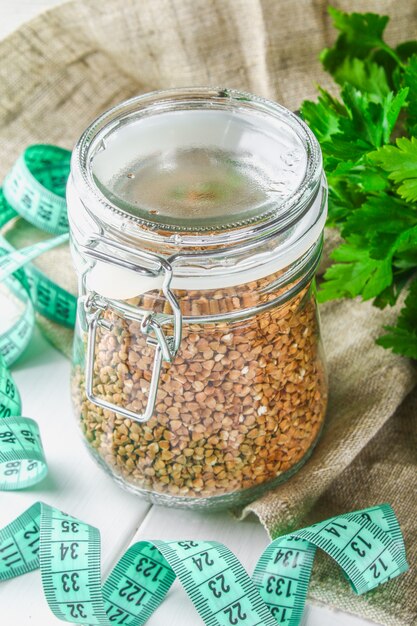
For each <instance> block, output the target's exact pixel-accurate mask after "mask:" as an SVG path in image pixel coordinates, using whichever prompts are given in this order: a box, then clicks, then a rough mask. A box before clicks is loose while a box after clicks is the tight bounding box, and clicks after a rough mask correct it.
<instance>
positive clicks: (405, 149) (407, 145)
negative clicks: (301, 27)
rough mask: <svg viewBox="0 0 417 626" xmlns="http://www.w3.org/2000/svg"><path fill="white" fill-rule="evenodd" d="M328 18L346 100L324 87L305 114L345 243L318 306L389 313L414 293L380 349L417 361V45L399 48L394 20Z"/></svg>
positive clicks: (332, 61)
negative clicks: (389, 38)
mask: <svg viewBox="0 0 417 626" xmlns="http://www.w3.org/2000/svg"><path fill="white" fill-rule="evenodd" d="M329 11H330V14H331V16H332V18H333V21H334V25H335V27H336V28H337V29H338V30H339V31H340V34H339V37H338V39H337V41H336V43H335V44H334V46H333V47H332V48H326V49H325V50H323V52H322V53H321V56H320V59H321V61H322V63H323V66H324V68H325V69H326V70H327V71H328V72H329V73H330V74H331V75H332V76H333V78H334V80H335V81H336V82H337V83H338V84H339V85H340V87H341V90H340V98H339V99H338V98H334V97H333V96H331V95H330V94H329V93H328V92H326V91H324V90H323V89H320V88H319V97H318V101H317V102H310V101H305V102H304V103H303V105H302V107H301V113H302V116H303V118H304V119H305V120H306V122H307V123H308V124H309V126H310V127H311V129H312V130H313V132H314V133H315V134H316V136H317V138H318V140H319V141H320V144H321V147H322V151H323V158H324V168H325V171H326V174H327V179H328V183H329V221H328V224H329V225H330V226H335V227H337V228H339V229H340V232H341V234H342V237H343V239H344V243H343V244H342V245H340V246H339V247H338V248H336V250H334V252H333V254H332V258H333V261H334V263H333V264H332V265H331V266H330V268H329V269H328V270H327V272H326V274H325V276H324V281H323V284H322V287H321V290H320V292H319V297H320V299H321V301H326V300H332V299H335V298H342V297H348V298H354V297H356V296H361V297H362V298H363V299H364V300H368V299H373V301H374V304H375V305H376V306H378V307H381V308H383V307H385V306H387V305H393V304H395V302H396V300H397V298H398V296H399V294H400V293H401V291H402V290H404V289H406V290H407V296H406V298H405V303H404V307H403V309H402V310H401V312H400V314H399V316H398V319H397V321H396V325H395V326H392V327H386V328H385V334H383V335H382V336H381V337H380V338H379V339H378V340H377V341H378V343H379V344H380V345H382V346H384V347H386V348H391V349H392V350H393V351H394V352H397V353H399V354H403V355H405V356H408V357H411V358H414V359H417V137H416V135H417V41H407V42H405V43H402V44H400V45H399V46H396V47H395V48H392V47H390V46H389V45H388V44H387V43H386V42H385V41H384V38H383V34H384V30H385V27H386V25H387V22H388V19H389V18H388V17H386V16H380V15H376V14H373V13H365V14H359V13H351V14H347V13H343V12H341V11H338V10H337V9H335V8H330V9H329Z"/></svg>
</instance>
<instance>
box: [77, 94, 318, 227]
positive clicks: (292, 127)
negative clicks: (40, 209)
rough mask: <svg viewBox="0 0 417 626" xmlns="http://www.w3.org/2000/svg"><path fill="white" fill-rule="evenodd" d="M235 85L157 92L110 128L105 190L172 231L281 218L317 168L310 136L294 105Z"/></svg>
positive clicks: (100, 178)
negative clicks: (173, 94) (180, 96)
mask: <svg viewBox="0 0 417 626" xmlns="http://www.w3.org/2000/svg"><path fill="white" fill-rule="evenodd" d="M226 93H228V94H230V96H229V97H227V96H226V95H225V92H223V94H222V96H223V97H219V96H218V97H214V98H213V97H212V95H210V97H209V98H206V99H203V98H201V97H198V98H192V97H189V98H187V99H184V100H181V101H180V102H178V101H177V100H176V99H175V98H172V99H171V100H162V101H156V102H154V103H151V104H150V105H149V106H144V107H142V108H138V110H137V111H136V113H135V114H133V115H129V116H128V117H127V118H125V119H122V120H120V122H119V123H118V124H114V125H112V126H107V127H104V128H102V129H101V130H100V132H99V133H98V135H97V140H96V141H97V144H96V146H97V147H96V150H93V151H92V154H91V159H90V162H89V175H90V176H91V178H92V179H93V181H94V183H95V184H96V185H97V189H98V190H99V192H100V193H101V194H102V196H103V198H105V199H106V201H110V203H111V204H112V205H113V207H114V208H115V209H116V210H118V211H121V212H124V213H125V214H126V215H127V216H129V217H130V218H133V219H134V220H137V221H138V222H140V223H142V224H144V225H146V226H147V227H148V228H152V229H161V230H162V231H168V230H169V231H175V232H204V231H207V230H209V231H216V230H224V229H227V230H230V229H233V228H236V227H242V226H244V225H245V224H248V223H254V222H257V221H261V220H264V219H266V218H267V217H268V216H272V215H274V216H275V218H276V217H277V216H278V215H279V213H280V212H282V210H283V207H284V206H285V204H286V202H287V201H288V199H289V198H291V197H292V196H293V195H294V193H295V192H297V191H298V190H299V189H300V188H301V187H302V186H303V184H304V183H305V181H306V177H308V176H309V175H311V172H308V171H307V170H308V167H307V166H308V158H307V157H308V154H309V152H310V151H311V148H312V147H311V146H310V145H309V142H308V139H309V136H308V135H306V134H305V132H303V133H300V130H303V131H304V129H303V127H302V126H301V125H300V124H299V121H298V120H297V119H296V118H295V116H292V115H291V114H289V113H288V112H287V111H286V110H285V109H282V108H281V107H278V106H276V105H275V107H274V111H273V114H271V111H270V110H269V109H271V107H269V109H268V110H263V108H264V107H263V106H262V107H259V106H256V107H253V105H252V104H251V103H252V100H244V99H243V96H242V95H240V100H236V95H235V94H233V92H226ZM230 100H231V101H232V103H233V104H232V105H231V104H230V102H229V101H230ZM237 103H239V104H238V106H236V104H237ZM247 103H250V106H248V104H247Z"/></svg>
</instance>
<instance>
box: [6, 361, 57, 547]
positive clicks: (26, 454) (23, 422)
mask: <svg viewBox="0 0 417 626" xmlns="http://www.w3.org/2000/svg"><path fill="white" fill-rule="evenodd" d="M21 406H22V405H21V400H20V394H19V391H18V389H17V387H16V384H15V382H14V380H13V378H12V375H11V374H10V372H9V370H8V369H7V367H6V363H5V361H4V359H3V357H0V490H1V491H9V490H15V489H24V488H26V487H30V486H32V485H34V484H36V483H37V482H39V481H40V480H42V478H44V477H45V476H46V474H47V471H48V470H47V465H46V461H45V457H44V454H43V449H42V442H41V439H40V435H39V429H38V425H37V424H36V422H34V421H33V420H32V419H30V418H28V417H20V412H21ZM0 554H1V553H0Z"/></svg>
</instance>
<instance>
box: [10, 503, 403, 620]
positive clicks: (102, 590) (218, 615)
mask: <svg viewBox="0 0 417 626" xmlns="http://www.w3.org/2000/svg"><path fill="white" fill-rule="evenodd" d="M317 548H321V549H322V550H323V551H324V552H326V553H327V554H328V555H329V556H330V557H332V558H333V559H334V560H335V561H336V562H337V563H338V565H339V566H340V567H341V568H342V570H343V572H344V574H345V575H346V577H347V578H348V580H349V582H350V584H351V586H352V587H353V589H354V591H355V592H356V593H364V592H366V591H369V590H370V589H373V588H374V587H376V586H377V585H380V584H381V583H385V582H387V581H388V580H390V579H391V578H394V577H395V576H398V575H399V574H401V573H402V572H404V571H406V570H407V567H408V566H407V562H406V557H405V548H404V542H403V538H402V535H401V531H400V528H399V525H398V522H397V520H396V517H395V515H394V512H393V511H392V509H391V507H390V506H389V505H387V504H383V505H379V506H375V507H372V508H369V509H366V510H363V511H356V512H354V513H348V514H346V515H340V516H338V517H334V518H332V519H329V520H326V521H324V522H320V523H318V524H315V525H313V526H310V527H308V528H303V529H301V530H297V531H295V532H293V533H291V534H288V535H284V536H282V537H279V538H278V539H276V540H275V541H273V542H272V543H271V544H270V545H269V546H268V547H267V548H266V550H265V551H264V553H263V554H262V555H261V557H260V559H259V561H258V564H257V566H256V568H255V571H254V574H253V576H252V578H250V577H249V575H248V574H247V573H246V571H245V569H244V568H243V566H242V565H241V563H240V562H239V560H238V559H237V558H236V557H235V555H234V554H233V553H232V552H231V551H230V550H229V549H228V548H226V547H225V546H224V545H222V544H220V543H217V542H214V541H159V540H158V541H140V542H138V543H135V544H134V545H132V546H131V547H130V548H129V549H128V550H127V552H126V553H125V554H124V555H123V557H122V558H121V559H120V561H119V562H118V563H117V564H116V566H115V567H114V569H113V570H112V572H111V573H110V575H109V577H108V578H107V580H106V582H105V583H104V585H103V586H101V582H100V534H99V531H98V530H97V529H96V528H94V527H93V526H90V525H89V524H86V523H84V522H81V521H80V520H78V519H76V518H74V517H71V516H69V515H67V514H65V513H62V512H61V511H59V510H58V509H55V508H53V507H51V506H48V505H46V504H42V503H37V504H35V505H33V506H32V507H31V508H30V509H28V510H27V511H25V512H24V513H23V514H22V515H21V516H20V517H19V518H17V519H16V520H15V521H13V522H12V523H11V524H9V525H8V526H6V528H4V529H3V530H2V531H0V580H6V579H9V578H13V577H15V576H18V575H20V574H24V573H25V572H29V571H31V570H34V569H37V568H39V567H40V569H41V575H42V583H43V589H44V593H45V596H46V599H47V601H48V604H49V606H50V608H51V610H52V611H53V613H54V614H55V615H56V616H57V617H58V618H60V619H61V620H64V621H67V622H72V623H78V624H84V625H95V624H98V625H103V626H111V625H112V624H124V625H125V626H139V625H140V624H144V623H145V622H146V621H147V619H148V618H149V617H150V615H151V614H152V613H153V612H154V611H155V609H156V608H157V607H158V606H159V604H160V603H161V602H162V601H163V599H164V597H165V596H166V594H167V592H168V590H169V589H170V587H171V585H172V583H173V582H174V580H175V578H177V577H178V579H179V581H180V582H181V584H182V586H183V588H184V590H185V591H186V593H187V594H188V596H189V597H190V599H191V601H192V602H193V604H194V606H195V608H196V610H197V611H198V613H199V614H200V616H201V617H202V619H203V621H204V623H205V624H206V625H207V626H235V625H241V626H277V624H280V625H281V626H297V625H298V624H299V623H300V621H301V617H302V614H303V610H304V605H305V600H306V595H307V588H308V583H309V580H310V575H311V569H312V566H313V561H314V556H315V552H316V550H317Z"/></svg>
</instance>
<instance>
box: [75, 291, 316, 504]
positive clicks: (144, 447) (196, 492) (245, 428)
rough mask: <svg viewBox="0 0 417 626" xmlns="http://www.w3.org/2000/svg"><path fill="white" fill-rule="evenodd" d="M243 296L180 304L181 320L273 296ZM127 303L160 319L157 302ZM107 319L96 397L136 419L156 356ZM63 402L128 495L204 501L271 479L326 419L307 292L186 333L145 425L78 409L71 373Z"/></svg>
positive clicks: (196, 295)
mask: <svg viewBox="0 0 417 626" xmlns="http://www.w3.org/2000/svg"><path fill="white" fill-rule="evenodd" d="M246 287H248V288H247V289H246V290H245V293H244V294H243V295H242V293H241V292H240V293H239V292H238V291H237V290H234V289H233V290H232V289H228V290H223V291H218V292H207V296H206V295H205V294H202V292H179V294H178V295H179V299H180V302H181V307H182V309H183V312H184V314H185V315H207V314H216V313H218V312H230V311H231V310H236V309H239V308H247V307H248V306H253V304H255V303H259V301H261V302H262V301H265V299H267V300H268V299H272V298H274V297H276V295H277V292H275V293H270V294H269V295H268V296H265V294H263V295H261V296H259V294H262V284H260V283H259V282H258V283H257V284H256V289H255V288H254V289H252V288H251V284H249V285H246ZM287 289H288V287H287ZM136 303H137V304H138V305H140V306H141V307H146V308H153V309H154V310H158V309H160V310H163V309H164V304H163V302H162V300H161V298H160V297H159V296H158V294H156V293H154V294H148V295H147V296H145V297H142V298H141V299H139V298H138V299H137V300H136V301H135V304H136ZM105 317H106V318H107V319H109V320H110V321H111V322H112V323H113V328H112V330H111V331H107V330H103V329H100V330H99V331H98V334H97V344H96V359H95V364H94V383H93V389H94V393H95V394H96V395H97V396H100V397H104V398H105V399H107V400H109V401H111V402H113V403H116V404H120V405H121V406H126V407H128V408H129V409H132V410H135V411H137V412H139V413H140V412H142V411H143V410H144V409H145V406H146V402H147V396H148V389H149V381H150V378H151V371H152V363H153V358H154V349H153V348H152V347H151V346H149V345H147V344H146V340H145V338H144V336H143V334H142V333H141V331H140V324H139V323H138V322H131V321H126V320H122V319H121V318H120V317H118V316H116V315H115V314H111V313H109V312H106V313H105ZM80 341H82V339H81V338H80ZM82 351H83V348H82V349H81V350H80V352H82ZM73 398H74V402H75V405H76V409H77V413H78V414H79V415H80V420H81V428H82V430H83V432H84V434H85V436H86V438H87V440H88V442H89V443H90V445H91V447H92V448H93V451H94V453H95V455H96V456H97V457H98V458H99V459H100V461H101V462H102V463H104V464H105V465H107V467H108V468H109V469H110V471H111V472H112V473H113V474H114V475H116V476H118V477H120V478H121V479H122V480H123V482H124V484H126V485H127V486H130V487H131V488H133V489H135V488H136V489H138V490H146V491H149V492H155V493H157V494H158V493H159V494H166V495H172V496H179V497H194V498H208V497H212V496H221V495H225V494H229V493H232V492H236V491H241V490H245V489H249V488H252V487H256V486H260V485H263V484H264V483H271V481H274V480H279V479H280V478H281V477H282V475H283V474H284V473H286V472H289V471H290V470H291V469H292V468H294V467H295V466H296V465H297V464H299V463H300V462H301V461H302V460H303V459H304V458H306V457H307V455H308V453H309V452H310V450H311V449H312V447H313V446H314V443H315V441H316V440H317V437H318V434H319V432H320V429H321V426H322V423H323V419H324V414H325V409H326V402H327V383H326V374H325V366H324V360H323V356H322V353H321V344H320V341H319V337H318V322H317V311H316V305H315V300H314V296H313V295H312V293H311V289H308V288H304V289H303V290H302V291H301V292H300V293H298V294H297V295H296V296H294V297H293V298H292V299H290V300H289V301H287V302H285V303H284V304H282V305H281V306H279V307H275V308H271V309H269V310H266V311H263V312H261V313H259V314H258V315H253V316H251V317H248V318H246V319H242V320H240V321H235V322H233V323H226V322H221V323H209V324H185V325H184V330H183V337H182V342H181V346H180V349H179V352H178V354H177V356H176V358H175V360H174V362H173V363H172V364H171V365H166V366H164V368H163V372H162V375H161V380H160V384H159V391H158V396H157V403H156V410H155V413H154V416H153V417H152V418H151V419H150V420H149V421H148V422H147V423H145V424H139V423H136V422H134V421H132V420H129V419H124V418H120V417H118V416H117V415H115V414H114V413H112V412H110V411H107V410H103V409H101V408H99V407H97V406H95V405H93V404H91V403H90V402H88V401H87V399H86V397H85V392H84V379H83V368H82V366H80V365H79V366H76V367H75V368H74V374H73Z"/></svg>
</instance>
